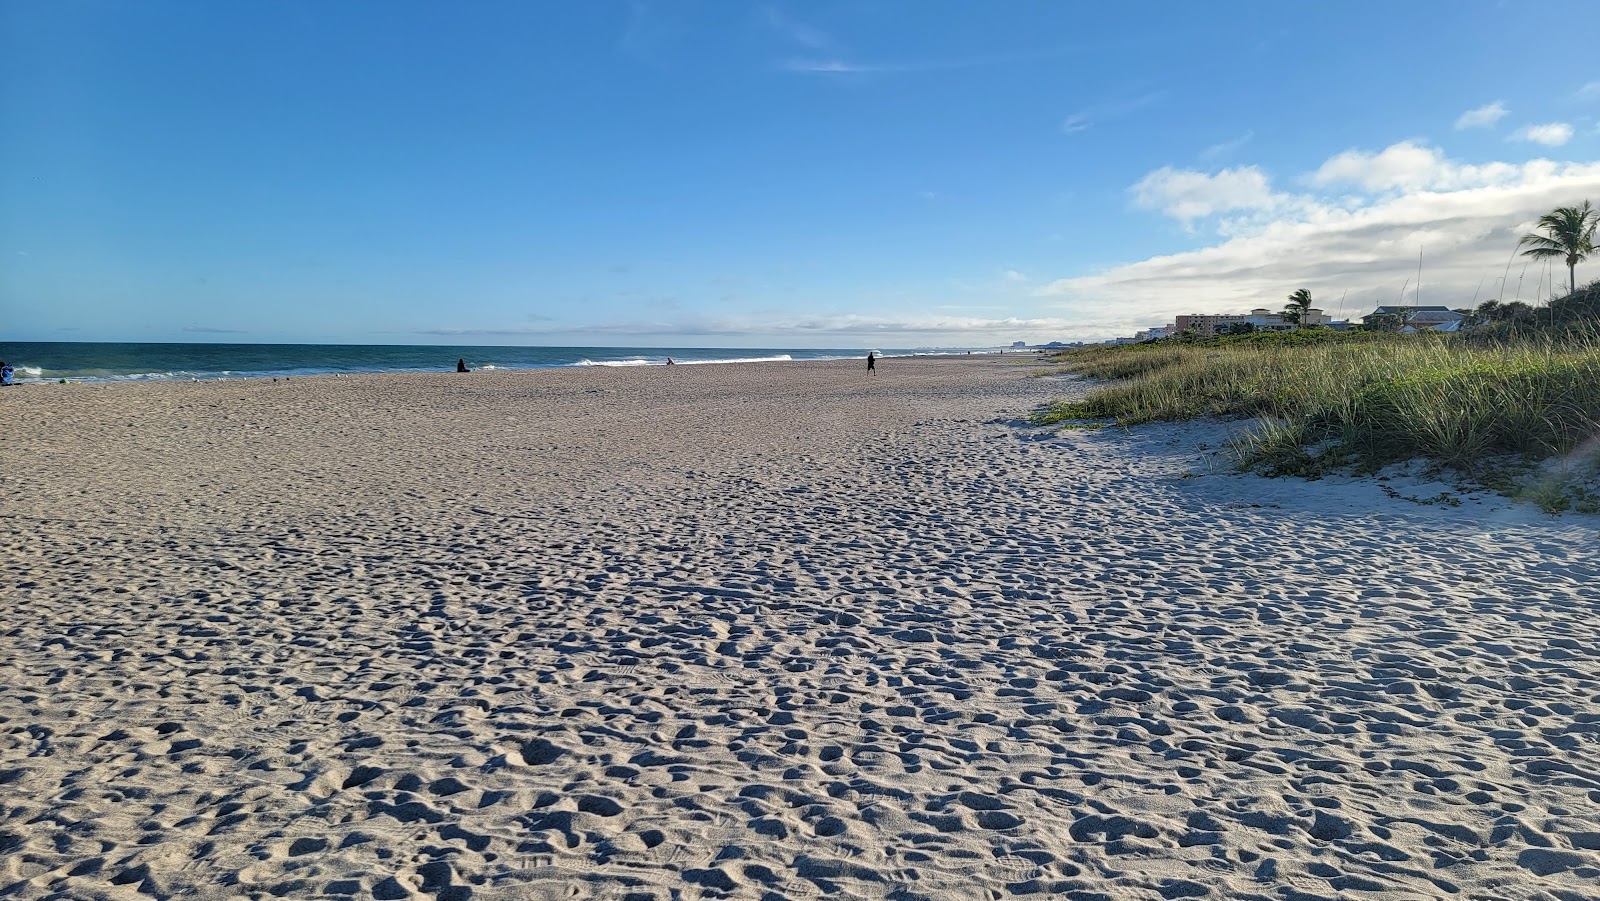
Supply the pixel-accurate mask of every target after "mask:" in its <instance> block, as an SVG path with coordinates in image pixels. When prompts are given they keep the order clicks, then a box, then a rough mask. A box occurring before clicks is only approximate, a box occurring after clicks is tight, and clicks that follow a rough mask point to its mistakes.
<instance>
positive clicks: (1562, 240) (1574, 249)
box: [1517, 200, 1600, 294]
mask: <svg viewBox="0 0 1600 901" xmlns="http://www.w3.org/2000/svg"><path fill="white" fill-rule="evenodd" d="M1597 226H1600V210H1596V209H1593V208H1592V207H1590V206H1589V201H1587V200H1585V201H1584V202H1583V206H1561V207H1556V208H1555V209H1553V210H1551V211H1550V212H1548V213H1546V214H1544V215H1543V216H1540V217H1539V226H1538V227H1539V228H1542V229H1544V230H1545V231H1546V232H1547V233H1548V234H1546V235H1524V236H1523V237H1522V240H1521V241H1518V242H1517V246H1518V247H1522V246H1524V245H1526V246H1527V247H1528V249H1527V250H1524V251H1523V252H1522V255H1523V256H1525V257H1534V258H1535V259H1547V258H1552V257H1553V258H1556V259H1559V260H1561V261H1562V262H1564V263H1566V264H1567V290H1568V291H1569V292H1571V293H1574V294H1576V293H1577V292H1578V264H1579V263H1581V262H1583V261H1584V260H1586V259H1588V258H1589V255H1590V254H1592V253H1594V251H1595V247H1594V233H1595V228H1596V227H1597Z"/></svg>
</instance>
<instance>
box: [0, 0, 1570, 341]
mask: <svg viewBox="0 0 1600 901" xmlns="http://www.w3.org/2000/svg"><path fill="white" fill-rule="evenodd" d="M1141 9H1142V10H1143V11H1142V12H1140V13H1139V14H1132V13H1130V11H1129V8H1127V7H1117V6H1115V5H1110V4H1102V5H1090V4H1078V3H1045V2H1032V3H1022V2H1016V3H1010V2H1003V3H943V2H926V0H908V2H898V3H896V2H850V3H828V2H807V3H798V2H788V3H748V4H746V3H735V2H727V0H716V2H712V0H707V2H698V3H697V2H689V0H684V2H645V0H638V2H598V0H597V2H592V3H581V4H578V3H573V4H557V3H533V2H515V3H509V2H508V3H492V2H478V3H471V4H444V3H405V2H399V3H396V2H385V3H376V2H344V3H334V4H329V3H320V2H317V3H312V2H292V0H290V2H229V3H210V2H200V0H194V2H183V3H177V2H167V0H147V2H141V3H125V2H77V0H8V2H6V3H4V4H0V135H3V138H0V337H3V338H5V339H7V340H180V341H181V340H190V341H206V340H212V341H218V340H220V341H339V342H344V341H349V342H360V343H434V342H437V343H481V344H597V343H598V344H644V345H715V346H772V345H788V346H816V347H835V346H857V345H861V346H866V345H881V346H923V345H947V346H981V345H990V344H996V343H1009V342H1010V341H1011V340H1016V339H1027V340H1050V339H1073V338H1103V337H1109V336H1112V335H1115V334H1126V333H1130V332H1131V331H1132V330H1133V329H1135V328H1139V327H1143V326H1147V325H1160V324H1162V323H1163V322H1164V321H1167V320H1170V318H1171V316H1172V315H1174V314H1176V313H1181V312H1191V311H1205V312H1229V311H1235V310H1242V309H1248V308H1250V307H1252V306H1257V305H1264V306H1271V307H1274V308H1278V307H1281V305H1282V302H1283V299H1284V297H1286V296H1287V295H1288V294H1289V293H1290V292H1291V291H1293V290H1294V289H1295V288H1297V287H1310V288H1311V289H1312V290H1313V293H1314V294H1315V295H1316V296H1317V297H1318V299H1320V300H1322V301H1323V304H1322V305H1323V306H1325V307H1327V308H1329V310H1330V311H1331V312H1339V310H1340V309H1343V311H1344V312H1345V313H1347V314H1355V315H1359V314H1360V313H1361V312H1365V311H1367V310H1370V309H1371V307H1372V306H1373V305H1374V304H1376V303H1380V302H1382V303H1391V302H1395V301H1396V300H1397V299H1398V298H1400V297H1401V296H1402V291H1403V290H1404V292H1405V293H1404V295H1403V296H1404V297H1405V298H1406V300H1407V301H1408V302H1409V301H1412V300H1413V286H1408V285H1406V280H1408V279H1414V278H1415V274H1416V273H1415V270H1416V261H1417V256H1418V252H1419V250H1420V251H1421V252H1422V255H1423V257H1424V261H1425V269H1424V273H1423V279H1422V284H1423V287H1422V292H1421V294H1419V295H1415V298H1416V300H1417V302H1421V303H1433V302H1439V303H1448V304H1449V305H1451V306H1463V305H1466V304H1467V303H1469V302H1470V301H1471V300H1473V299H1474V297H1476V298H1477V299H1479V300H1481V299H1485V298H1487V297H1492V296H1496V294H1498V293H1500V292H1501V285H1502V283H1504V284H1506V285H1508V287H1506V288H1505V290H1504V292H1503V293H1504V295H1505V296H1506V297H1507V298H1508V299H1509V298H1510V297H1512V296H1513V288H1520V291H1521V296H1522V298H1523V299H1525V300H1526V299H1529V298H1530V297H1534V296H1542V295H1541V294H1540V292H1541V291H1542V292H1543V294H1548V290H1546V289H1547V288H1548V286H1549V283H1550V282H1551V281H1552V276H1551V274H1550V273H1549V271H1548V270H1547V269H1546V268H1545V267H1544V265H1543V264H1537V266H1536V267H1534V268H1532V269H1528V270H1523V269H1522V268H1521V267H1522V263H1521V262H1516V263H1515V264H1514V265H1513V266H1512V267H1511V268H1510V269H1509V270H1507V269H1506V268H1505V263H1506V260H1507V258H1508V255H1509V254H1510V252H1511V250H1512V249H1513V247H1514V245H1515V240H1516V237H1517V236H1518V235H1520V234H1521V233H1522V231H1525V230H1526V229H1527V228H1528V227H1530V226H1531V225H1532V222H1533V220H1534V219H1535V218H1537V216H1538V214H1539V213H1541V212H1543V211H1545V210H1547V209H1549V208H1550V207H1551V206H1554V205H1558V204H1568V203H1577V202H1581V201H1582V200H1583V199H1585V198H1586V197H1589V198H1593V199H1594V200H1595V201H1596V202H1597V203H1600V162H1597V161H1600V61H1597V60H1596V57H1594V55H1593V54H1591V53H1585V52H1581V51H1580V50H1577V49H1574V48H1568V49H1563V36H1579V35H1593V34H1600V4H1572V5H1568V6H1564V7H1563V8H1562V9H1561V10H1560V12H1559V15H1554V14H1550V13H1548V12H1540V11H1538V10H1533V9H1530V8H1528V7H1526V6H1525V5H1523V4H1511V3H1506V4H1494V3H1472V2H1461V0H1450V2H1406V3H1393V2H1339V3H1323V4H1312V3H1292V2H1291V3H1285V2H1249V3H1229V4H1200V3H1177V2H1172V3H1158V4H1154V5H1152V6H1147V7H1143V8H1141ZM1573 39H1574V40H1576V37H1574V38H1573ZM1594 265H1595V271H1594V272H1591V273H1589V277H1591V278H1593V277H1600V264H1594ZM1508 272H1509V278H1507V273H1508ZM1584 275H1585V272H1584V269H1583V268H1582V267H1580V271H1579V277H1580V279H1582V278H1583V277H1584ZM1560 276H1561V277H1562V278H1564V276H1565V273H1564V272H1563V273H1560ZM1502 280H1504V281H1502ZM1536 281H1537V283H1538V285H1539V290H1538V291H1536V290H1535V288H1534V285H1535V282H1536ZM1519 283H1520V284H1519ZM1336 298H1343V301H1342V302H1341V301H1339V300H1336ZM1362 307H1364V309H1358V308H1362Z"/></svg>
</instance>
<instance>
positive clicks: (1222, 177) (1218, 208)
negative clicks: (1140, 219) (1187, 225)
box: [1130, 166, 1279, 222]
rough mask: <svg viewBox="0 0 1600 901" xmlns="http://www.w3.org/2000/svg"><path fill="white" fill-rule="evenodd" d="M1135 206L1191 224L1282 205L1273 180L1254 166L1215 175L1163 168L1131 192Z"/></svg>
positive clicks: (1147, 176)
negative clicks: (1194, 221)
mask: <svg viewBox="0 0 1600 901" xmlns="http://www.w3.org/2000/svg"><path fill="white" fill-rule="evenodd" d="M1130 190H1131V191H1132V192H1133V202H1134V203H1135V204H1137V205H1138V206H1141V207H1143V208H1145V209H1148V210H1160V211H1162V212H1163V213H1166V214H1167V215H1169V216H1171V217H1173V218H1174V219H1181V220H1183V221H1184V222H1189V221H1191V220H1194V219H1200V218H1203V217H1206V216H1214V215H1216V214H1217V213H1225V212H1229V211H1232V210H1270V209H1272V208H1273V207H1275V206H1277V205H1278V203H1279V197H1278V195H1276V194H1274V193H1273V191H1272V180H1271V179H1270V178H1268V177H1267V174H1266V173H1265V172H1262V171H1261V170H1260V169H1258V168H1256V167H1255V166H1243V167H1240V168H1237V169H1223V170H1222V171H1221V172H1218V173H1216V174H1214V175H1208V174H1206V173H1204V172H1196V171H1194V170H1192V169H1174V168H1172V167H1171V166H1163V167H1161V168H1160V169H1157V170H1155V171H1154V172H1151V173H1150V174H1149V175H1146V176H1145V177H1144V178H1142V179H1140V180H1139V183H1138V184H1136V185H1134V186H1133V187H1132V188H1131V189H1130Z"/></svg>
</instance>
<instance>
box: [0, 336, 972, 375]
mask: <svg viewBox="0 0 1600 901" xmlns="http://www.w3.org/2000/svg"><path fill="white" fill-rule="evenodd" d="M872 349H873V350H875V351H876V352H877V353H878V354H879V355H880V356H909V355H918V354H944V353H965V352H967V351H968V350H985V349H987V350H993V349H994V348H952V349H940V350H932V349H922V350H914V349H894V348H872ZM867 350H868V349H867V348H833V349H825V348H775V347H774V348H711V347H479V346H460V347H451V346H420V345H404V344H393V345H379V344H115V343H100V342H4V343H0V360H5V361H7V362H9V363H11V365H12V366H14V367H16V374H17V380H18V381H20V382H56V381H60V380H61V379H68V380H71V381H153V380H163V379H184V380H187V379H230V378H262V377H267V376H274V377H281V376H297V375H302V376H303V375H326V374H329V373H354V372H439V371H449V370H453V369H455V365H456V360H458V359H465V360H466V361H467V366H469V367H470V368H472V369H549V368H554V367H560V366H651V365H663V364H665V363H666V362H667V358H668V357H671V358H672V359H673V362H675V363H689V364H694V363H734V362H782V361H790V360H836V359H850V358H854V357H865V356H866V355H867Z"/></svg>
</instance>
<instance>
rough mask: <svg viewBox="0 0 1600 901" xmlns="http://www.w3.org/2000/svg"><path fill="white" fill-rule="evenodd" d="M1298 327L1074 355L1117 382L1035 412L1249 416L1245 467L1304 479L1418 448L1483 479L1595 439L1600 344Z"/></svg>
mask: <svg viewBox="0 0 1600 901" xmlns="http://www.w3.org/2000/svg"><path fill="white" fill-rule="evenodd" d="M1298 334H1299V335H1301V336H1305V337H1300V338H1298V339H1296V338H1295V336H1293V335H1290V336H1248V338H1247V339H1244V340H1241V339H1214V340H1211V341H1206V342H1197V343H1192V344H1182V343H1177V342H1159V343H1155V344H1147V345H1129V346H1123V347H1108V348H1089V349H1085V350H1080V351H1075V352H1069V353H1068V354H1064V355H1063V356H1062V358H1061V360H1060V361H1059V363H1060V364H1061V365H1062V366H1063V367H1064V368H1066V369H1068V370H1071V371H1075V372H1078V373H1081V374H1082V375H1085V376H1088V377H1091V378H1097V379H1107V380H1112V381H1111V383H1110V384H1107V385H1105V386H1103V387H1100V388H1098V389H1097V390H1095V391H1093V392H1091V393H1090V394H1089V395H1088V396H1087V397H1085V398H1083V399H1082V400H1078V401H1073V402H1066V403H1059V404H1055V405H1053V406H1051V407H1050V408H1048V409H1046V410H1043V411H1041V412H1040V413H1038V414H1037V415H1036V417H1035V421H1036V422H1038V423H1040V424H1051V423H1062V422H1068V421H1073V420H1104V419H1113V420H1116V421H1117V422H1119V423H1122V424H1135V423H1142V422H1151V421H1155V420H1176V419H1192V418H1196V417H1200V416H1212V415H1217V416H1230V417H1248V418H1251V419H1253V420H1255V421H1254V423H1253V424H1252V425H1251V426H1249V427H1248V428H1247V429H1245V430H1244V432H1243V434H1241V435H1240V436H1239V438H1238V439H1237V441H1236V443H1235V445H1234V451H1235V453H1236V455H1237V460H1238V462H1239V464H1240V465H1241V466H1242V467H1244V468H1247V469H1257V470H1260V471H1263V472H1266V473H1269V474H1299V475H1312V476H1314V475H1317V474H1320V473H1321V472H1323V471H1326V470H1327V469H1329V468H1332V467H1353V468H1355V469H1356V470H1357V471H1369V472H1370V471H1375V470H1377V469H1379V468H1381V467H1383V466H1386V465H1388V464H1391V463H1399V462H1404V461H1408V460H1413V459H1417V458H1421V459H1424V460H1427V461H1429V462H1431V463H1432V464H1434V465H1436V466H1438V467H1445V468H1450V469H1453V470H1456V471H1459V472H1461V473H1463V474H1466V475H1469V476H1475V477H1479V478H1480V479H1482V478H1484V477H1486V476H1489V475H1491V474H1492V471H1494V470H1496V469H1503V468H1504V467H1505V466H1506V461H1507V458H1508V457H1510V458H1513V459H1520V460H1522V461H1524V462H1531V461H1538V460H1545V459H1548V458H1551V457H1556V456H1562V457H1564V456H1566V455H1569V454H1572V453H1574V452H1575V451H1580V450H1581V449H1584V448H1586V447H1587V446H1589V445H1591V444H1592V443H1594V442H1595V441H1596V439H1597V436H1600V341H1595V340H1592V339H1582V338H1570V337H1568V338H1561V339H1545V338H1538V339H1527V340H1522V341H1517V342H1514V343H1501V344H1481V343H1477V344H1475V343H1469V342H1466V341H1460V340H1452V339H1451V338H1450V337H1449V336H1444V335H1431V334H1419V335H1379V334H1372V333H1353V334H1347V335H1340V334H1339V333H1335V332H1324V333H1321V334H1320V335H1319V334H1318V333H1316V332H1304V333H1298ZM1250 339H1254V340H1250Z"/></svg>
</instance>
